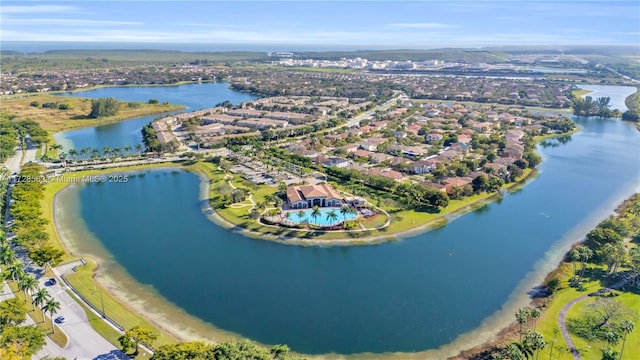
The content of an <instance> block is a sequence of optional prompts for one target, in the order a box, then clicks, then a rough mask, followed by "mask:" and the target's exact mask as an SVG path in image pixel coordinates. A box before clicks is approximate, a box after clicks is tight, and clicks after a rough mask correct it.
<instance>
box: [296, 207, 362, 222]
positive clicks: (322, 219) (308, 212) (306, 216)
mask: <svg viewBox="0 0 640 360" xmlns="http://www.w3.org/2000/svg"><path fill="white" fill-rule="evenodd" d="M300 211H302V212H303V213H304V216H302V217H300V216H299V215H298V214H299V212H300ZM330 211H335V213H336V215H338V219H337V220H329V218H328V217H327V214H328V213H329V212H330ZM312 212H313V209H307V210H294V211H291V217H290V218H289V221H291V222H293V223H295V224H300V223H304V222H307V221H308V222H309V223H311V224H316V225H320V226H329V225H333V224H335V223H338V222H342V221H344V220H345V219H346V220H353V219H355V218H356V216H357V214H344V215H343V214H341V213H340V209H320V216H318V217H316V218H314V217H313V216H311V213H312Z"/></svg>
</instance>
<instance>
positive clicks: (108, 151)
mask: <svg viewBox="0 0 640 360" xmlns="http://www.w3.org/2000/svg"><path fill="white" fill-rule="evenodd" d="M102 154H104V157H106V158H108V157H109V155H110V154H111V148H110V147H108V146H105V147H103V148H102Z"/></svg>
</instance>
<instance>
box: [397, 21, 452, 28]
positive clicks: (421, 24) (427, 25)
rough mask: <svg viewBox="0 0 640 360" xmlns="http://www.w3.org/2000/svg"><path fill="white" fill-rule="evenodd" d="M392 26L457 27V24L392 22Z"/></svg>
mask: <svg viewBox="0 0 640 360" xmlns="http://www.w3.org/2000/svg"><path fill="white" fill-rule="evenodd" d="M390 26H393V27H399V28H410V29H452V28H455V27H456V26H455V25H451V24H443V23H436V22H428V23H398V24H390Z"/></svg>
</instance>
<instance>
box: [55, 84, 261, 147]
mask: <svg viewBox="0 0 640 360" xmlns="http://www.w3.org/2000/svg"><path fill="white" fill-rule="evenodd" d="M228 86H229V84H227V83H204V84H189V85H180V86H160V87H155V86H150V87H110V88H101V89H95V90H87V91H82V92H69V93H64V94H62V96H76V97H84V98H92V99H95V98H101V97H114V98H116V99H118V100H123V101H142V102H146V101H149V99H157V100H158V101H160V102H164V101H169V102H170V103H172V104H180V105H184V106H186V109H184V110H182V112H189V111H195V110H200V109H206V108H209V107H212V106H214V105H216V104H218V103H220V102H223V101H225V100H229V101H230V102H232V103H233V104H238V103H241V102H243V101H250V100H253V99H255V97H254V96H252V95H249V94H245V93H240V92H236V91H232V90H230V89H228ZM160 116H161V115H153V116H145V117H141V118H137V119H133V120H128V121H122V122H119V123H113V124H108V125H103V126H97V127H92V128H86V129H79V130H71V131H65V132H60V133H56V134H54V135H53V137H54V139H55V140H56V142H57V143H58V144H62V145H63V146H64V149H65V151H68V150H69V149H72V148H73V149H76V150H79V149H82V148H85V147H91V148H94V149H100V150H102V149H103V148H104V147H110V148H112V149H113V148H116V147H120V148H122V147H124V146H127V145H129V146H132V147H133V146H134V145H135V144H141V143H142V134H141V133H140V130H141V129H142V127H143V126H144V125H147V124H148V123H149V122H151V121H152V120H153V119H155V118H157V117H160Z"/></svg>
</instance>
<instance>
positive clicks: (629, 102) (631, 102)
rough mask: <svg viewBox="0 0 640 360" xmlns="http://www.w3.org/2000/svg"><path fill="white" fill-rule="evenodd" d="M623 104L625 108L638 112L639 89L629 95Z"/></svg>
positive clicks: (639, 106)
mask: <svg viewBox="0 0 640 360" xmlns="http://www.w3.org/2000/svg"><path fill="white" fill-rule="evenodd" d="M624 104H625V105H626V106H627V108H628V109H629V110H633V111H635V112H636V113H639V112H640V88H638V91H636V92H635V93H634V94H631V95H629V96H628V97H627V98H626V99H625V101H624Z"/></svg>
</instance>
